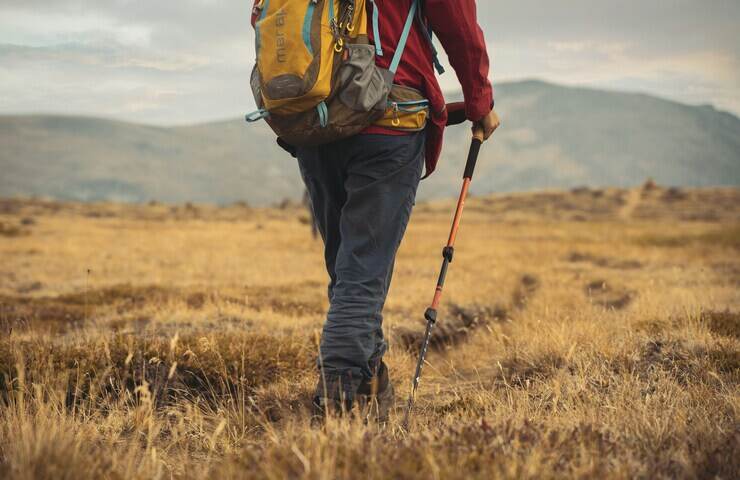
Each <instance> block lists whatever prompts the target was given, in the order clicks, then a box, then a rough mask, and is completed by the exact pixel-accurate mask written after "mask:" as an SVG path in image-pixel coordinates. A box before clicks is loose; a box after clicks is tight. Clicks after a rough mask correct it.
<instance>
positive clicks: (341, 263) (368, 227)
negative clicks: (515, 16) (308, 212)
mask: <svg viewBox="0 0 740 480" xmlns="http://www.w3.org/2000/svg"><path fill="white" fill-rule="evenodd" d="M290 3H291V0H269V2H268V0H259V1H256V2H255V8H254V10H253V16H252V20H253V25H256V31H257V35H256V36H257V42H256V43H257V60H258V61H257V68H256V69H255V73H253V77H252V88H253V92H254V94H255V99H256V101H257V103H258V107H259V110H258V111H257V112H255V113H253V114H250V115H247V121H256V120H259V119H265V120H266V121H267V122H268V123H269V124H270V126H271V127H272V128H273V130H274V131H275V132H276V133H277V134H278V135H279V137H280V138H279V140H278V143H280V145H281V146H283V147H284V148H286V149H287V150H288V151H290V152H291V153H292V154H294V156H296V157H297V159H298V165H299V168H300V173H301V175H302V178H303V181H304V183H305V185H306V189H307V191H308V193H309V195H310V199H311V205H312V207H313V210H314V217H315V219H316V221H317V226H318V229H319V232H320V234H321V237H322V238H323V240H324V258H325V262H326V269H327V271H328V274H329V279H330V281H329V287H328V295H329V302H330V307H329V311H328V314H327V317H326V321H325V323H324V326H323V332H322V336H321V342H320V347H319V355H318V362H317V363H318V370H319V375H318V377H319V378H318V381H317V385H316V390H315V393H314V398H313V404H314V407H315V408H316V410H317V413H318V414H324V413H326V410H328V409H332V410H335V409H336V410H349V409H351V408H352V406H353V404H354V403H355V402H356V403H358V404H361V405H374V408H375V409H376V410H375V415H374V416H375V417H376V418H377V419H379V420H381V421H384V420H385V419H387V415H388V410H389V408H390V407H391V406H392V404H393V401H394V394H393V386H392V384H391V382H390V377H389V371H388V367H387V365H386V364H385V363H384V362H383V354H384V353H385V352H386V349H387V344H386V341H385V339H384V336H383V330H382V323H383V314H382V312H383V305H384V303H385V299H386V296H387V294H388V288H389V286H390V283H391V276H392V272H393V264H394V261H395V257H396V251H397V250H398V247H399V245H400V243H401V239H402V238H403V235H404V232H405V230H406V225H407V224H408V222H409V218H410V215H411V209H412V206H413V205H414V198H415V195H416V190H417V186H418V184H419V181H420V179H421V178H422V175H424V176H428V175H430V174H431V173H432V172H433V171H434V169H435V166H436V165H437V160H438V158H439V155H440V150H441V148H442V134H443V130H444V126H445V124H446V120H447V114H448V112H447V111H446V108H445V101H444V97H443V95H442V91H441V89H440V86H439V84H438V82H437V79H436V77H435V68H437V71H438V72H440V73H441V70H442V67H441V65H440V64H439V62H438V61H437V59H436V52H435V51H434V46H433V43H432V41H431V40H432V39H431V33H432V32H433V33H434V34H435V35H436V36H437V37H438V39H439V41H440V42H441V44H442V46H443V47H444V49H445V51H446V52H447V53H448V56H449V61H450V63H451V64H452V67H453V68H454V70H455V73H456V74H457V78H458V79H459V81H460V83H461V85H462V91H463V94H464V97H465V114H466V116H467V119H468V120H470V121H472V122H473V125H474V129H478V130H481V131H482V134H483V137H484V138H485V139H488V138H489V137H490V136H491V134H493V132H494V130H496V128H497V127H498V125H499V120H498V117H497V115H496V113H495V111H494V110H493V90H492V87H491V84H490V82H489V80H488V69H489V63H488V55H487V52H486V43H485V40H484V38H483V32H482V30H481V28H480V27H479V26H478V23H477V18H476V5H475V1H474V0H425V1H421V0H367V1H364V0H335V1H334V2H333V3H331V2H329V1H328V0H324V1H320V0H319V1H316V0H310V1H309V2H308V7H307V8H308V9H309V10H308V11H307V12H306V6H305V4H306V2H302V3H301V5H303V11H304V12H305V13H304V16H301V17H300V18H301V19H303V18H304V17H305V20H302V21H301V25H302V31H300V32H299V31H298V30H295V32H294V31H293V30H290V26H291V25H294V24H296V23H295V22H296V21H295V20H294V19H295V18H297V17H299V14H300V13H301V12H296V13H295V14H294V13H293V11H292V10H291V9H292V8H294V7H293V6H292V5H288V4H290ZM293 3H294V4H295V0H293ZM299 3H300V2H299ZM268 4H269V7H268ZM286 5H287V6H286ZM313 9H316V11H314V10H313ZM311 15H318V16H319V17H318V21H314V20H315V19H312V17H311ZM336 19H338V20H336ZM326 21H328V22H329V23H328V25H329V26H330V29H327V28H325V29H323V30H316V29H318V28H320V26H321V25H322V24H324V25H326ZM296 25H297V24H296ZM300 35H302V37H300ZM326 35H330V36H329V37H328V38H329V40H330V41H332V42H334V43H333V48H334V50H333V51H335V52H337V53H336V56H335V57H334V61H341V62H344V63H343V64H342V66H340V67H339V68H338V69H334V70H333V71H331V72H327V73H326V77H323V76H322V74H321V73H319V74H318V75H317V74H316V73H315V72H313V70H311V69H312V68H313V69H314V70H315V69H317V68H318V69H321V68H324V67H323V65H324V64H323V63H319V62H318V60H316V59H317V58H320V57H318V56H317V53H316V50H317V48H319V47H321V50H320V51H321V52H322V55H326V53H325V52H331V50H326V49H324V48H323V47H322V46H323V45H324V43H318V42H319V41H320V42H324V38H325V36H326ZM301 39H302V41H303V42H304V43H305V49H304V50H301V47H303V45H302V44H300V42H301ZM363 42H364V43H367V44H368V45H369V46H368V47H367V48H365V46H364V45H363ZM311 54H313V55H314V57H311V56H310V55H311ZM332 55H333V54H332ZM373 55H374V64H373V65H371V66H367V65H365V63H367V62H368V61H369V62H372V61H373ZM301 57H305V59H302V58H301ZM368 59H369V60H368ZM291 62H293V63H300V62H304V63H303V64H302V65H303V67H302V69H298V67H290V68H292V70H290V69H289V68H288V67H284V65H286V64H288V63H291ZM308 62H313V63H310V64H309V63H308ZM309 65H310V66H309ZM345 66H347V68H346V69H345ZM304 67H305V68H304ZM350 67H352V68H350ZM281 68H282V70H281ZM304 70H305V71H306V72H308V73H306V77H308V76H309V75H314V77H316V78H317V79H315V82H317V84H318V82H320V81H322V79H324V78H329V76H330V75H334V77H331V78H332V80H331V83H327V84H326V87H327V88H329V87H331V88H342V89H343V91H341V92H338V93H329V94H326V97H325V100H324V101H321V102H320V103H318V105H317V104H316V102H315V101H313V102H310V103H309V100H310V98H309V95H308V94H306V95H305V96H304V97H301V101H300V102H299V101H298V100H296V99H297V98H298V96H297V95H298V93H299V92H303V90H301V89H302V88H304V86H305V84H306V83H307V82H305V78H306V77H304V78H300V77H298V76H297V75H296V74H294V73H293V72H294V71H301V72H302V71H304ZM312 72H313V73H312ZM377 72H380V73H377ZM338 78H341V79H342V80H341V83H339V80H337V79H338ZM389 79H390V80H392V86H391V83H390V82H389ZM384 84H387V85H388V89H389V91H388V90H386V91H380V90H382V87H383V85H384ZM317 88H318V87H314V88H313V89H312V90H311V93H312V94H315V92H316V89H317ZM278 97H279V98H278ZM376 97H377V98H379V99H380V100H379V101H380V102H382V104H380V105H381V107H380V110H378V107H377V106H375V105H374V102H376ZM303 99H305V101H303ZM307 104H309V105H310V109H306V108H304V107H305V105H307ZM314 106H315V107H314ZM348 106H351V108H348ZM298 112H300V113H298ZM362 112H366V113H362ZM359 115H364V116H365V117H367V118H368V119H369V120H371V121H370V122H369V123H368V124H367V125H364V124H362V121H361V120H363V118H362V117H358V116H359ZM371 116H372V118H370V117H371ZM356 117H357V118H360V120H357V119H356ZM349 119H353V120H349ZM332 122H334V123H332ZM341 122H344V123H341ZM358 125H359V126H358ZM348 132H351V135H348ZM424 170H425V171H424Z"/></svg>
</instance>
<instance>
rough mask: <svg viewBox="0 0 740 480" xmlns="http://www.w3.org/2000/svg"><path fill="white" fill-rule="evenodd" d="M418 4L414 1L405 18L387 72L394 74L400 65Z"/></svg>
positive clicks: (417, 1)
mask: <svg viewBox="0 0 740 480" xmlns="http://www.w3.org/2000/svg"><path fill="white" fill-rule="evenodd" d="M418 4H419V0H414V1H413V2H412V3H411V8H410V9H409V14H408V16H407V17H406V24H405V25H404V26H403V32H402V33H401V38H399V39H398V45H397V46H396V53H395V54H394V55H393V60H391V64H390V66H389V67H388V70H390V71H391V72H392V73H394V74H395V73H396V70H398V64H399V63H401V57H402V56H403V51H404V49H405V48H406V41H407V40H408V39H409V33H410V32H411V26H412V25H413V24H414V18H416V9H417V8H418V6H419V5H418Z"/></svg>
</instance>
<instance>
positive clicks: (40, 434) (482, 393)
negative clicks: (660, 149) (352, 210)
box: [0, 186, 740, 479]
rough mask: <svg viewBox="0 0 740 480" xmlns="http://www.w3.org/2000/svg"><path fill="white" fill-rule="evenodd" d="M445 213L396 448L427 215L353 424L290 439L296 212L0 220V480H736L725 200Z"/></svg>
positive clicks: (311, 340)
mask: <svg viewBox="0 0 740 480" xmlns="http://www.w3.org/2000/svg"><path fill="white" fill-rule="evenodd" d="M468 207H469V208H468V210H467V211H466V214H465V218H464V219H463V225H462V230H461V232H460V237H459V242H458V245H457V252H456V255H455V261H454V263H453V264H452V265H451V267H450V272H449V276H448V281H447V285H446V291H445V298H444V300H443V308H442V310H441V311H440V319H439V322H438V325H437V327H436V329H435V332H434V337H433V344H432V347H433V348H432V350H431V351H430V353H429V355H428V357H427V360H428V363H427V365H426V366H425V371H424V378H423V381H422V384H421V389H420V391H419V395H418V398H417V402H416V408H415V410H414V415H413V416H412V419H411V428H410V431H408V432H406V431H403V430H402V429H401V419H402V415H403V405H404V400H405V396H406V395H407V394H408V392H409V381H410V377H411V373H412V371H413V368H414V362H415V355H416V353H417V351H418V348H419V345H420V341H421V335H422V333H423V326H424V325H423V321H422V314H423V311H424V308H425V307H426V302H427V301H429V300H430V297H431V294H432V289H433V286H434V281H435V279H436V275H437V272H438V270H437V269H438V268H439V262H440V258H439V252H440V247H441V244H442V243H444V240H445V238H446V236H447V233H448V227H449V223H448V222H449V219H450V215H451V204H450V202H434V203H429V204H421V205H419V206H418V207H417V211H416V213H415V215H414V218H413V220H412V224H411V225H410V227H409V231H408V235H407V238H406V239H405V241H404V244H403V245H402V248H401V251H400V252H399V255H398V262H397V265H396V269H395V278H394V284H393V288H392V289H391V294H390V296H389V298H388V302H387V305H386V309H385V312H386V313H385V327H386V328H385V330H386V332H387V336H388V340H389V343H390V350H389V352H388V355H387V356H386V361H387V363H388V364H389V366H390V370H391V375H392V379H393V382H394V384H395V386H396V390H397V394H398V397H399V398H398V402H397V408H396V409H395V411H394V412H392V415H391V419H390V422H389V424H388V425H387V426H385V427H378V426H376V425H364V424H363V423H362V422H361V421H360V419H358V418H349V419H347V418H345V419H336V418H331V419H329V421H328V422H327V423H326V425H323V426H321V425H318V424H316V422H313V421H312V419H311V411H310V398H309V397H310V394H311V392H312V390H313V387H314V382H315V381H316V372H315V363H314V362H315V360H314V356H315V353H316V348H317V339H318V334H319V332H320V326H321V322H322V317H323V312H324V310H325V308H326V306H327V300H326V288H325V281H326V279H325V276H326V274H325V270H324V267H323V265H322V256H321V246H320V245H319V244H318V243H317V242H314V241H312V240H311V236H310V231H309V229H308V227H307V226H306V225H305V213H304V212H302V211H301V210H300V209H298V208H297V207H295V206H292V205H284V206H283V208H280V209H252V208H248V207H245V206H243V205H233V206H229V207H222V208H220V207H213V206H202V205H185V206H168V205H161V204H150V205H131V206H126V205H116V204H94V205H85V204H63V203H54V202H48V201H42V200H32V201H25V202H24V201H20V200H5V201H0V224H2V225H7V226H12V227H13V228H18V229H23V231H24V232H25V233H24V234H23V235H15V234H10V235H5V234H2V235H0V256H1V257H2V258H3V262H0V331H1V332H2V336H0V382H1V383H0V478H8V479H32V478H33V479H36V478H41V479H43V478H54V479H59V478H74V479H85V478H120V479H124V478H126V479H127V478H178V479H189V478H225V479H229V478H240V479H241V478H255V479H273V478H305V479H329V478H348V479H349V478H370V479H376V478H377V479H380V478H445V479H455V478H480V479H484V478H485V479H488V478H517V479H518V478H595V477H596V478H602V477H603V478H707V479H710V478H711V479H715V478H720V479H725V478H726V479H729V478H736V477H737V473H738V472H740V429H739V428H738V425H739V422H738V409H739V408H740V335H739V334H738V332H740V327H739V320H738V319H739V318H740V316H739V315H740V314H739V312H740V294H739V293H738V285H740V282H739V281H738V278H740V273H739V272H740V259H738V257H737V232H738V231H739V229H740V224H739V223H738V222H740V192H737V191H736V190H731V189H721V190H719V189H717V190H712V189H705V190H692V189H673V190H671V189H664V188H661V187H658V186H651V187H650V188H644V189H642V190H634V191H625V190H620V189H601V190H593V189H575V190H574V191H572V192H545V193H537V194H527V195H511V196H506V197H484V198H473V199H471V200H470V201H469V205H468ZM28 218H32V219H33V222H29V221H26V222H24V221H23V219H28ZM3 228H4V227H3Z"/></svg>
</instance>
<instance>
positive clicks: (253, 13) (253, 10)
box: [252, 0, 260, 27]
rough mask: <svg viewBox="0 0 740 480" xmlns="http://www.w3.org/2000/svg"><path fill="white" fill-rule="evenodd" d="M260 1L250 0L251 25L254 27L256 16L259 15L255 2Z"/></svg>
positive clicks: (258, 0) (258, 1)
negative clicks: (251, 0) (252, 0)
mask: <svg viewBox="0 0 740 480" xmlns="http://www.w3.org/2000/svg"><path fill="white" fill-rule="evenodd" d="M258 3H260V0H254V2H252V27H254V25H255V23H257V17H258V16H259V13H260V11H259V9H258V8H257V4H258Z"/></svg>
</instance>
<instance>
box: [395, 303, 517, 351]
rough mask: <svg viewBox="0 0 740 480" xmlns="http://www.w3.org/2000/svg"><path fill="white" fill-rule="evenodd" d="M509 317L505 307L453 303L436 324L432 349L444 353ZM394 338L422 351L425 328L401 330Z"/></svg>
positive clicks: (415, 349)
mask: <svg viewBox="0 0 740 480" xmlns="http://www.w3.org/2000/svg"><path fill="white" fill-rule="evenodd" d="M508 318H509V314H508V311H507V310H506V308H504V307H501V306H493V307H491V306H481V305H469V306H461V305H457V304H451V305H450V306H449V307H448V309H447V312H446V314H445V315H442V316H440V317H439V320H438V321H437V323H436V324H435V325H434V330H432V336H431V338H430V340H429V348H431V349H432V350H444V349H447V348H452V347H453V346H455V345H457V344H459V343H461V342H463V341H465V340H466V339H467V338H468V337H469V335H471V334H472V333H473V332H474V331H475V330H477V329H480V328H481V327H485V326H486V325H489V324H491V323H494V322H503V321H506V320H507V319H508ZM394 336H395V337H396V338H397V339H398V341H399V342H400V343H401V345H403V347H404V348H407V349H410V350H414V351H418V350H419V349H421V344H422V342H423V341H424V327H423V326H421V325H419V327H417V328H397V329H396V330H395V331H394Z"/></svg>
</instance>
